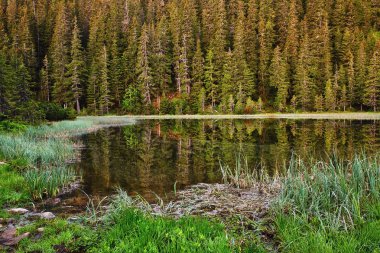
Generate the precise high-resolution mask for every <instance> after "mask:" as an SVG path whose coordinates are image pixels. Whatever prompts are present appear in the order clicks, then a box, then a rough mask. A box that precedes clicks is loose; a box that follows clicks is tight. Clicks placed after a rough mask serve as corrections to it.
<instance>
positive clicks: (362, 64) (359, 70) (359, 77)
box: [354, 41, 367, 110]
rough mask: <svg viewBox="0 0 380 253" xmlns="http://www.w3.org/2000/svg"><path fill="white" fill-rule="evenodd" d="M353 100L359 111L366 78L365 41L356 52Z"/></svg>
mask: <svg viewBox="0 0 380 253" xmlns="http://www.w3.org/2000/svg"><path fill="white" fill-rule="evenodd" d="M355 60H356V61H355V64H354V66H355V73H356V75H355V83H356V85H355V90H354V93H355V100H356V104H357V105H358V106H359V108H360V110H362V109H363V108H362V107H363V98H364V87H365V82H366V77H367V70H366V66H367V55H366V50H365V41H361V42H360V45H359V48H358V51H357V56H356V59H355Z"/></svg>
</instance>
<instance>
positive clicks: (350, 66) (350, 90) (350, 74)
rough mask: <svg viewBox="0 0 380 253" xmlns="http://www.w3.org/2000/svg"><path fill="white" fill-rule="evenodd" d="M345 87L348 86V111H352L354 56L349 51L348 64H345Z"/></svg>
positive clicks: (353, 100)
mask: <svg viewBox="0 0 380 253" xmlns="http://www.w3.org/2000/svg"><path fill="white" fill-rule="evenodd" d="M347 85H348V94H347V98H348V104H349V106H350V109H352V105H353V103H355V94H354V90H355V68H354V55H353V54H352V52H351V50H350V51H349V52H348V63H347Z"/></svg>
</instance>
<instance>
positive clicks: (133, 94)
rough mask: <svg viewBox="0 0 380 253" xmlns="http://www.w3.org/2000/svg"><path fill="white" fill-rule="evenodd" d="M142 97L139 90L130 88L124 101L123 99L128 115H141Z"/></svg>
mask: <svg viewBox="0 0 380 253" xmlns="http://www.w3.org/2000/svg"><path fill="white" fill-rule="evenodd" d="M140 101H141V95H140V92H139V90H138V89H137V88H134V87H128V88H127V90H126V92H125V95H124V99H123V109H124V110H125V111H126V112H128V113H139V112H141V102H140Z"/></svg>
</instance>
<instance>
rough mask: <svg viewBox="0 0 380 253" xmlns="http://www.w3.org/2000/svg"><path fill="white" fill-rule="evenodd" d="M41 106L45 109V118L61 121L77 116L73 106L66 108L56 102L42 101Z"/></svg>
mask: <svg viewBox="0 0 380 253" xmlns="http://www.w3.org/2000/svg"><path fill="white" fill-rule="evenodd" d="M41 107H42V109H43V111H44V114H45V119H46V120H49V121H60V120H68V119H75V118H76V112H75V111H74V109H71V108H70V109H69V108H66V109H65V108H62V107H61V106H60V105H57V104H54V103H42V104H41Z"/></svg>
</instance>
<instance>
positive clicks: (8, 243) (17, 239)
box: [3, 232, 30, 246]
mask: <svg viewBox="0 0 380 253" xmlns="http://www.w3.org/2000/svg"><path fill="white" fill-rule="evenodd" d="M29 235H30V233H29V232H28V233H24V234H22V235H19V236H17V237H14V238H11V239H9V240H7V241H5V242H3V245H5V246H14V245H16V244H18V243H19V242H20V241H21V240H22V239H24V238H27V237H29Z"/></svg>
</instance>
